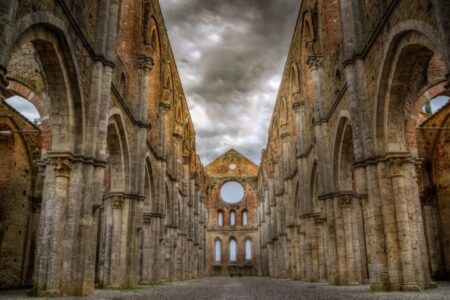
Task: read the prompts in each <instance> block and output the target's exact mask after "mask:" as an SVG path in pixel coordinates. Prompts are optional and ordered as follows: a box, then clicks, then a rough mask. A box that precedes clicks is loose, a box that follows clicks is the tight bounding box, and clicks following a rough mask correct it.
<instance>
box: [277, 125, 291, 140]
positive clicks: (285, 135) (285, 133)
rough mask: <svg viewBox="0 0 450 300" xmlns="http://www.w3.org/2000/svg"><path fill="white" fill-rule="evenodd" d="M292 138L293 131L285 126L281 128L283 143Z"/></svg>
mask: <svg viewBox="0 0 450 300" xmlns="http://www.w3.org/2000/svg"><path fill="white" fill-rule="evenodd" d="M290 136H291V130H290V128H289V127H288V126H287V125H283V126H281V128H280V137H281V139H282V140H283V142H286V141H288V138H289V137H290Z"/></svg>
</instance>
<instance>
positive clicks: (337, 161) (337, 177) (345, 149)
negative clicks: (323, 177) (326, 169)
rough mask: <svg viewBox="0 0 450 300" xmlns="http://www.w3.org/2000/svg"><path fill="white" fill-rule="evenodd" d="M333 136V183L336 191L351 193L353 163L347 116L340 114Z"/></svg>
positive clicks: (349, 125)
mask: <svg viewBox="0 0 450 300" xmlns="http://www.w3.org/2000/svg"><path fill="white" fill-rule="evenodd" d="M338 124H339V125H338V127H337V131H336V135H335V143H334V156H333V170H334V174H333V183H334V187H335V189H336V190H338V191H353V190H355V186H354V185H355V183H354V179H353V178H354V177H353V168H354V166H353V164H354V162H355V155H354V148H353V134H352V127H351V121H350V118H349V117H348V114H346V113H345V112H343V113H342V116H341V119H340V120H339V123H338Z"/></svg>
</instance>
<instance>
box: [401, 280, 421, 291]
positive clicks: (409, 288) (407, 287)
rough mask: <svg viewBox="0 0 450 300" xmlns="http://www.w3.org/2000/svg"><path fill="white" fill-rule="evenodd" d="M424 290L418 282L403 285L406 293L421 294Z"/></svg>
mask: <svg viewBox="0 0 450 300" xmlns="http://www.w3.org/2000/svg"><path fill="white" fill-rule="evenodd" d="M420 290H422V289H421V288H420V286H419V285H418V284H417V283H416V282H412V283H404V284H402V291H405V292H419V291H420Z"/></svg>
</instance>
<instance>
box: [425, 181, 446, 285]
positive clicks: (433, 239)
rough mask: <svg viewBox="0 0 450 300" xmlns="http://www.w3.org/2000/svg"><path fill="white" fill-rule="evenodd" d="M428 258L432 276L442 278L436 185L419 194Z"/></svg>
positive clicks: (443, 274) (443, 273) (443, 272)
mask: <svg viewBox="0 0 450 300" xmlns="http://www.w3.org/2000/svg"><path fill="white" fill-rule="evenodd" d="M421 202H422V211H423V218H424V227H425V232H426V234H425V236H426V239H427V245H428V252H429V253H428V259H429V261H430V269H431V274H432V276H433V278H438V279H439V278H444V276H445V270H444V268H443V261H442V260H443V259H442V254H441V253H442V250H441V246H440V243H439V221H438V211H439V206H438V196H437V189H436V187H429V188H427V189H426V190H425V191H424V192H423V193H422V195H421Z"/></svg>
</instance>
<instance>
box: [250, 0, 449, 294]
mask: <svg viewBox="0 0 450 300" xmlns="http://www.w3.org/2000/svg"><path fill="white" fill-rule="evenodd" d="M326 2H327V3H325V1H323V2H321V1H318V2H317V1H303V3H302V6H301V11H300V13H299V18H298V21H297V25H296V29H295V33H294V37H293V40H292V44H291V48H290V51H289V55H288V59H287V64H286V67H285V71H284V76H283V79H282V82H281V86H280V90H279V94H278V98H277V101H276V105H275V110H274V113H273V117H272V121H271V126H270V130H269V141H268V144H267V148H266V149H265V151H264V152H263V156H262V162H261V169H260V172H259V177H258V190H259V197H260V199H261V201H260V204H259V208H258V216H259V223H260V228H261V231H260V235H261V246H262V253H263V255H262V261H263V266H262V269H263V270H264V271H265V272H267V274H269V275H271V276H276V277H282V278H286V277H287V278H296V279H303V280H308V281H323V282H329V283H332V284H358V283H365V282H370V284H371V286H372V288H373V289H388V290H410V289H413V290H416V289H421V288H427V287H430V286H432V284H431V281H430V274H434V273H435V271H437V270H441V271H442V268H444V263H443V262H440V261H439V255H438V254H437V251H438V250H437V249H438V248H439V243H438V242H437V240H438V239H439V238H438V237H437V236H436V235H439V233H438V229H437V228H438V227H439V226H441V225H440V224H441V221H437V217H438V216H439V215H441V214H445V208H444V209H441V207H439V209H437V210H438V211H439V210H440V211H439V212H437V214H436V215H433V214H429V216H428V217H426V218H425V217H423V214H424V213H425V211H423V204H421V203H420V201H421V200H420V199H421V197H420V194H421V193H422V192H421V187H420V186H419V185H418V184H417V180H419V181H420V180H422V179H421V176H422V175H421V173H420V172H421V171H420V170H421V168H425V167H426V165H425V164H423V162H422V160H421V159H423V157H422V156H423V155H422V156H421V154H420V153H419V151H418V143H419V144H420V138H418V135H417V130H416V127H417V126H418V120H420V118H421V109H422V107H423V106H424V105H425V104H426V103H427V101H429V100H431V99H432V98H433V97H435V96H437V95H439V94H447V95H448V73H449V72H448V69H449V68H448V66H449V63H448V62H449V60H448V32H447V30H448V25H449V21H448V16H443V15H442V12H441V11H440V10H441V9H442V10H443V11H446V9H448V4H447V3H444V2H445V1H425V0H424V1H420V0H419V1H381V2H382V3H381V2H380V3H378V2H377V1H347V2H345V1H341V2H338V1H326ZM439 40H441V41H444V42H443V43H442V42H439ZM286 110H287V112H286ZM432 164H433V166H434V168H433V170H434V171H437V172H442V173H447V172H448V170H447V169H446V168H445V166H441V165H439V167H437V168H436V166H437V165H438V164H439V163H437V162H433V163H432ZM438 170H439V171H438ZM439 178H445V176H442V175H439ZM443 180H444V181H445V179H443ZM438 181H439V180H438ZM441 190H442V191H443V190H444V189H441ZM422 198H423V197H422ZM443 207H445V206H443ZM433 226H434V227H433ZM424 228H425V229H424ZM430 228H431V229H430ZM433 228H436V230H435V231H434V232H433V230H432V229H433ZM424 230H428V231H429V233H426V232H425V231H424ZM430 232H431V233H433V234H435V235H434V238H431V240H430ZM444 236H445V234H444V233H443V232H441V233H440V238H443V237H444ZM426 239H428V241H426ZM430 241H434V246H429V245H430V243H429V242H430ZM441 243H442V241H441ZM432 244H433V243H432ZM430 253H431V254H430ZM444 253H446V251H444ZM436 256H438V257H437V258H436ZM430 259H431V261H432V264H430V263H429V262H430ZM438 265H439V266H438ZM433 270H434V271H433ZM446 272H448V271H444V273H445V274H447V273H446ZM441 273H442V272H441Z"/></svg>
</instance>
